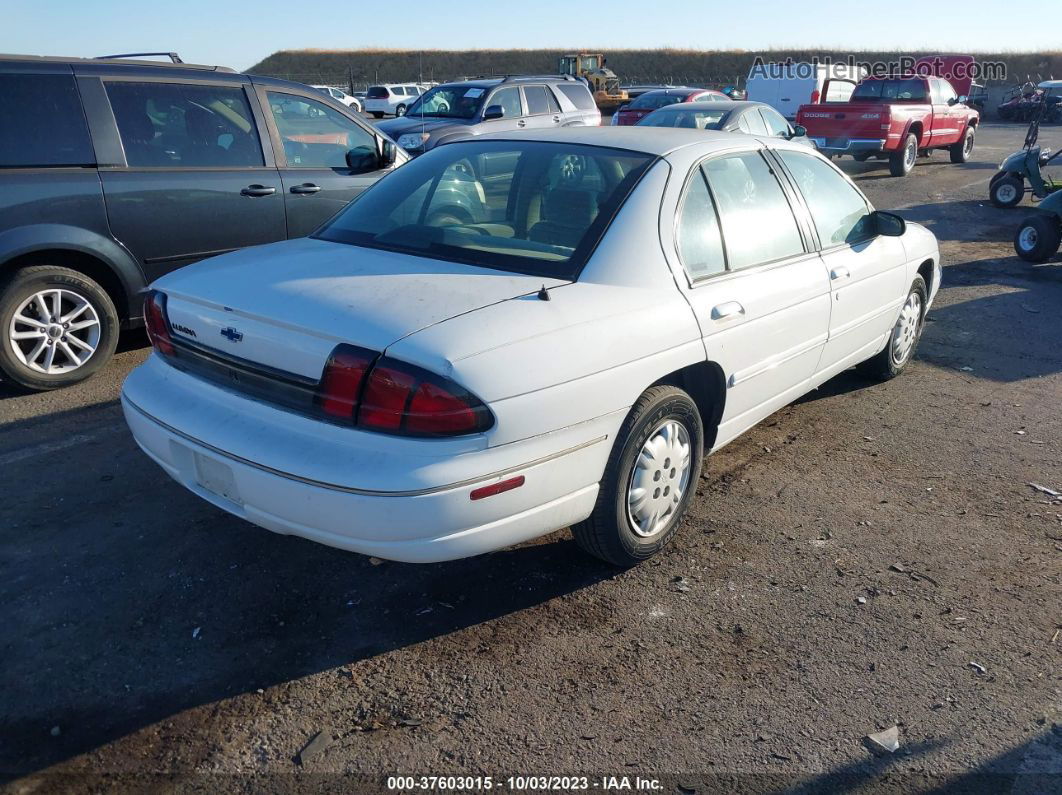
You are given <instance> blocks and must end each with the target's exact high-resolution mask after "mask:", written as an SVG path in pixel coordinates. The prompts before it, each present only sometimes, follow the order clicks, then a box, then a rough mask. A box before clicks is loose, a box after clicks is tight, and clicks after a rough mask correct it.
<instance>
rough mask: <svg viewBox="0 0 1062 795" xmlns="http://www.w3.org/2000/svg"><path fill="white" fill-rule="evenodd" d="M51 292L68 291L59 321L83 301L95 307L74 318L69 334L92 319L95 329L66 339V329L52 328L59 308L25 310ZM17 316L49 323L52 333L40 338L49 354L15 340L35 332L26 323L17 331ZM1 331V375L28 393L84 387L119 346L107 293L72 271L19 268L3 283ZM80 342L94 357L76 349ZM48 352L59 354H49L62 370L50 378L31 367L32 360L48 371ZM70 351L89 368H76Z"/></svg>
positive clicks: (0, 288) (0, 291)
mask: <svg viewBox="0 0 1062 795" xmlns="http://www.w3.org/2000/svg"><path fill="white" fill-rule="evenodd" d="M50 290H62V291H63V293H62V296H63V298H62V301H61V303H60V316H62V313H66V314H67V315H69V314H71V313H72V312H73V311H74V307H75V306H76V305H77V303H76V302H77V300H78V299H80V300H84V301H86V302H87V303H88V306H89V307H90V309H85V310H83V311H82V313H81V314H79V315H78V316H76V317H74V318H72V320H71V321H70V322H68V323H67V328H69V326H70V325H74V326H75V327H76V326H78V325H81V324H83V323H87V322H89V321H91V320H93V319H95V321H96V323H95V324H92V323H89V325H88V326H87V327H86V328H82V329H77V328H75V331H73V332H67V334H69V336H67V334H64V333H63V331H64V329H63V326H62V324H61V323H51V322H50V314H51V311H52V309H54V304H53V305H52V306H51V307H38V306H37V302H35V301H34V302H31V303H29V304H26V302H27V301H30V299H32V298H33V296H34V295H35V294H37V293H40V292H42V291H50ZM48 295H49V298H48V300H49V301H54V298H55V294H54V293H49V294H48ZM20 309H21V311H20ZM16 312H18V313H19V315H20V317H25V318H29V319H30V320H31V321H36V322H41V321H42V320H44V322H46V323H48V324H49V326H50V329H49V331H48V332H47V334H46V336H45V337H42V338H41V341H44V342H45V343H46V347H45V348H41V349H40V351H39V352H38V351H37V345H38V341H36V340H34V339H23V340H15V339H13V338H12V333H11V332H12V330H13V331H15V332H16V333H28V332H32V331H33V328H34V327H33V326H31V325H30V324H27V323H18V324H17V325H13V320H14V318H15V314H16ZM45 318H49V319H47V320H46V319H45ZM0 331H2V333H0V373H2V374H3V377H4V378H5V379H7V380H9V381H11V382H13V383H15V384H17V385H18V386H20V387H22V388H24V389H29V390H34V391H46V390H49V389H59V388H60V387H64V386H70V385H71V384H76V383H78V382H80V381H84V380H85V379H86V378H89V377H91V376H92V375H93V374H94V373H96V371H98V370H99V369H100V368H101V367H103V366H104V365H105V364H106V363H107V362H108V361H110V358H111V356H112V355H114V349H115V346H116V345H117V344H118V313H117V312H116V311H115V308H114V302H113V301H112V300H111V298H110V296H109V295H107V293H106V291H105V290H104V289H103V288H102V287H100V286H99V285H98V284H97V283H96V282H94V281H93V280H92V279H90V278H89V277H87V276H85V275H84V274H82V273H78V272H77V271H74V270H70V269H69V268H61V267H57V266H52V265H34V266H31V267H27V268H20V269H18V270H16V271H14V272H12V273H10V274H8V275H7V276H6V278H4V279H3V280H2V281H0ZM71 338H74V339H71ZM75 340H77V341H80V342H82V343H83V344H87V345H90V346H91V347H93V348H94V350H93V351H91V353H88V352H86V351H85V349H84V348H82V347H80V346H78V345H77V344H75ZM48 349H52V350H53V351H55V352H54V353H51V354H50V355H51V356H52V357H53V358H52V366H53V367H55V368H57V369H59V370H60V371H59V372H55V373H47V372H44V371H43V370H39V369H35V368H34V367H31V366H30V365H29V364H28V363H27V359H31V360H32V361H34V362H36V363H37V364H38V365H39V366H40V367H42V368H43V367H44V365H45V363H46V362H47V357H48V356H49V353H48ZM67 349H69V350H70V351H73V352H74V353H75V355H77V356H79V357H80V356H84V357H85V358H84V359H82V361H83V362H84V363H83V364H79V365H75V364H74V361H73V359H71V357H70V356H69V355H68V354H67V353H66V352H65V351H66V350H67ZM34 354H36V355H34ZM86 354H87V355H86ZM49 369H50V368H49Z"/></svg>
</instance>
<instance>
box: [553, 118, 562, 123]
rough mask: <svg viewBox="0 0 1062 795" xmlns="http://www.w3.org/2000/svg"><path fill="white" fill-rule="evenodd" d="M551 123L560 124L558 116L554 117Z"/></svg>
mask: <svg viewBox="0 0 1062 795" xmlns="http://www.w3.org/2000/svg"><path fill="white" fill-rule="evenodd" d="M553 121H554V123H555V124H560V116H554V117H553Z"/></svg>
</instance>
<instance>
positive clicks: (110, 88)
mask: <svg viewBox="0 0 1062 795" xmlns="http://www.w3.org/2000/svg"><path fill="white" fill-rule="evenodd" d="M105 85H106V87H107V97H108V98H109V99H110V102H111V109H112V110H113V111H114V119H115V121H117V122H118V133H119V135H120V136H121V138H122V147H123V148H124V149H125V159H126V162H127V163H128V164H129V165H130V166H131V167H134V168H136V167H167V166H168V167H171V168H174V167H176V168H208V167H228V168H250V167H253V166H262V165H265V161H264V160H263V159H262V145H261V142H260V141H259V140H258V129H257V128H256V127H255V123H254V116H253V115H252V114H251V108H250V105H248V103H247V97H246V96H244V93H243V89H242V88H235V87H231V86H222V85H212V84H207V85H192V84H187V83H131V82H124V81H113V82H112V81H108V82H106V83H105Z"/></svg>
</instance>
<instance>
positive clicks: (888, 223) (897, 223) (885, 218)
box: [871, 210, 907, 237]
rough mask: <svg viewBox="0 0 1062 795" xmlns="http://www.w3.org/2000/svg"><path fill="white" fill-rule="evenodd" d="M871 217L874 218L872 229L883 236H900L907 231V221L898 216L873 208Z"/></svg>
mask: <svg viewBox="0 0 1062 795" xmlns="http://www.w3.org/2000/svg"><path fill="white" fill-rule="evenodd" d="M871 217H872V218H873V219H874V231H876V232H877V233H878V234H879V235H884V236H885V237H900V236H902V235H903V233H904V232H906V231H907V222H906V221H904V220H903V219H902V218H901V217H900V216H898V215H894V214H893V213H887V212H884V211H882V210H875V211H874V212H873V213H872V214H871Z"/></svg>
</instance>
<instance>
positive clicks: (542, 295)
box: [538, 284, 550, 301]
mask: <svg viewBox="0 0 1062 795" xmlns="http://www.w3.org/2000/svg"><path fill="white" fill-rule="evenodd" d="M538 300H539V301H548V300H550V298H549V290H547V289H546V285H544V284H543V285H542V287H540V288H539V291H538Z"/></svg>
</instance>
